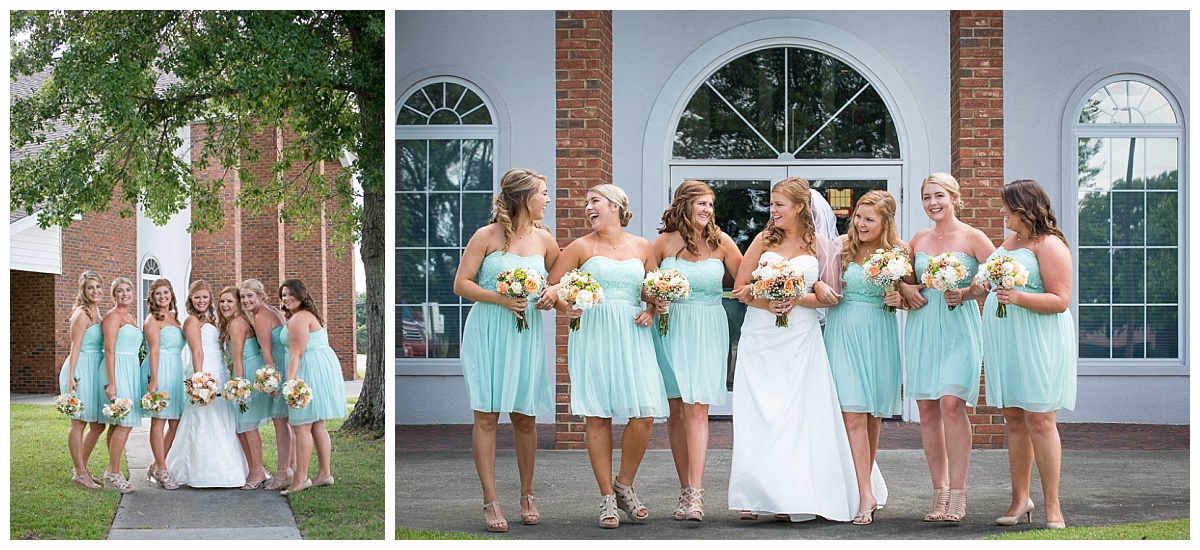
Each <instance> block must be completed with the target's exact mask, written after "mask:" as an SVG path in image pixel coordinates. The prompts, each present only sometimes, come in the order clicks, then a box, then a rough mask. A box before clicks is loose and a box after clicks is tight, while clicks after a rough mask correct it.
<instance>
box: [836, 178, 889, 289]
mask: <svg viewBox="0 0 1200 550" xmlns="http://www.w3.org/2000/svg"><path fill="white" fill-rule="evenodd" d="M864 206H874V207H875V211H876V212H878V213H879V221H880V223H881V224H882V225H883V236H882V240H881V241H880V243H879V245H880V246H879V247H880V248H882V249H884V250H888V249H890V248H891V247H893V246H896V244H898V243H899V242H900V232H899V230H897V229H896V198H895V197H893V196H892V194H891V193H888V192H887V191H881V190H878V189H876V190H874V191H869V192H867V194H865V195H863V196H862V197H860V198H859V199H858V204H857V205H855V206H854V212H855V213H857V212H858V209H859V208H862V207H864ZM851 224H853V222H851ZM852 227H853V225H852ZM846 240H847V244H846V248H843V249H842V271H843V272H845V271H846V266H848V265H850V263H851V262H854V263H857V262H858V258H859V254H860V252H859V249H860V248H861V247H862V244H863V243H862V240H860V239H859V238H858V232H857V231H853V230H851V231H847V232H846Z"/></svg>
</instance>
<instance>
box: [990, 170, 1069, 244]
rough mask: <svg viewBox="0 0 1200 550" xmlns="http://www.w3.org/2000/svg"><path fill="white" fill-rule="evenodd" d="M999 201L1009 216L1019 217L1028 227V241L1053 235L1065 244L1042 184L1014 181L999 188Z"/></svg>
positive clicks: (1031, 181)
mask: <svg viewBox="0 0 1200 550" xmlns="http://www.w3.org/2000/svg"><path fill="white" fill-rule="evenodd" d="M1000 201H1001V202H1003V203H1004V207H1005V208H1007V209H1008V212H1009V215H1010V216H1019V217H1020V218H1021V220H1022V221H1024V222H1025V225H1028V226H1029V240H1031V241H1036V240H1038V239H1039V238H1041V237H1043V236H1046V235H1054V236H1055V237H1058V238H1059V239H1061V240H1062V242H1063V244H1067V237H1066V236H1064V235H1063V232H1062V230H1061V229H1059V228H1058V218H1056V217H1055V216H1054V208H1053V207H1051V206H1050V196H1049V195H1047V194H1046V190H1045V189H1043V188H1042V184H1040V183H1038V182H1036V181H1033V180H1014V181H1013V182H1012V183H1009V184H1008V185H1005V186H1004V187H1001V188H1000Z"/></svg>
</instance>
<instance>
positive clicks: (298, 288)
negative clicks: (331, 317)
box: [279, 279, 325, 326]
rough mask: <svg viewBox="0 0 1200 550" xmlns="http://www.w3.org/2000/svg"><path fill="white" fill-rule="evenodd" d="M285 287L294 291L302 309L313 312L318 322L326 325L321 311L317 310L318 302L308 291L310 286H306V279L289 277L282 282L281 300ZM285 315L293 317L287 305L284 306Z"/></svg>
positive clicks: (280, 288)
mask: <svg viewBox="0 0 1200 550" xmlns="http://www.w3.org/2000/svg"><path fill="white" fill-rule="evenodd" d="M284 288H287V289H288V290H290V291H292V299H294V300H298V301H299V302H300V309H303V310H307V311H308V312H309V313H312V314H313V315H314V316H315V317H316V318H317V322H318V323H321V326H325V320H324V319H322V318H321V312H320V311H318V310H317V303H316V302H315V301H313V298H312V294H309V293H308V287H306V286H304V281H301V280H300V279H288V280H286V281H284V282H282V283H280V284H279V298H280V299H281V300H282V299H283V289H284ZM283 316H284V317H286V318H288V319H291V318H292V312H291V310H289V309H288V308H286V307H285V308H283Z"/></svg>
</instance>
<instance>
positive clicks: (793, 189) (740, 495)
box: [729, 178, 887, 521]
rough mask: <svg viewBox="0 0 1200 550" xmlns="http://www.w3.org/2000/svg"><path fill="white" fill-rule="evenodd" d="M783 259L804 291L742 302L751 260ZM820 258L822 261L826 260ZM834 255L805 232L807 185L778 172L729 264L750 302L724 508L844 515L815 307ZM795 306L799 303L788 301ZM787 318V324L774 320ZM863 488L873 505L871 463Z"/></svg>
mask: <svg viewBox="0 0 1200 550" xmlns="http://www.w3.org/2000/svg"><path fill="white" fill-rule="evenodd" d="M779 258H788V259H790V261H791V263H792V264H793V265H794V266H795V267H796V268H797V269H798V270H799V271H801V272H802V273H803V274H804V280H805V283H806V286H807V287H808V289H809V293H808V295H807V296H805V297H804V298H803V299H801V300H799V301H795V300H792V301H768V300H766V299H761V298H760V299H752V297H751V296H750V286H749V284H748V283H749V282H750V279H751V275H750V274H751V272H753V271H754V269H756V268H757V267H758V263H759V261H760V260H775V259H779ZM826 259H828V261H826ZM838 267H839V264H838V262H837V260H836V255H835V254H833V252H832V251H831V250H829V247H828V242H827V241H826V240H825V239H824V238H823V237H819V236H816V235H814V228H813V223H812V215H811V214H810V211H809V186H808V182H807V181H804V180H802V179H800V178H788V179H785V180H783V181H780V182H779V183H776V184H775V186H774V187H773V188H772V189H771V220H770V222H768V224H767V227H766V229H765V230H764V231H763V232H762V233H760V234H759V235H758V236H757V237H755V239H754V242H752V243H751V244H750V247H749V249H747V251H746V256H745V259H744V260H743V261H742V267H741V269H740V270H739V271H738V276H737V280H736V282H735V283H734V288H735V289H739V290H738V291H737V292H735V293H734V295H735V296H736V297H737V298H738V299H739V300H742V301H743V302H746V303H747V304H749V305H750V307H749V308H747V311H746V318H745V321H744V323H743V324H742V333H741V340H740V342H739V343H738V352H737V363H736V366H735V371H734V379H733V465H732V471H731V472H730V476H729V508H730V509H731V510H738V511H740V514H739V517H741V518H743V519H754V518H756V517H757V515H758V514H786V515H788V516H790V517H789V518H788V519H790V520H791V521H805V520H809V519H813V518H814V517H816V516H821V517H823V518H825V519H828V520H832V521H851V520H852V519H854V517H855V515H856V514H857V513H858V505H859V502H858V494H859V491H858V482H857V480H856V478H855V475H854V461H853V458H852V456H851V454H850V443H849V440H848V439H847V438H846V428H845V424H844V423H843V420H842V412H841V408H840V406H839V404H838V397H837V390H836V388H835V387H834V382H833V375H832V373H831V372H830V369H829V359H828V357H827V356H826V353H825V342H824V340H822V338H821V328H820V324H819V323H818V321H817V311H816V309H814V308H816V307H822V306H830V305H834V304H836V303H837V295H836V293H835V292H834V290H833V287H831V285H830V284H828V283H827V282H824V281H823V280H821V279H824V280H825V281H830V280H832V279H829V277H838V276H839V275H840V274H839V273H838ZM797 306H799V307H797ZM785 313H786V314H787V315H788V326H787V327H777V326H775V321H776V316H777V315H779V314H785ZM871 481H872V483H871V486H872V488H873V490H874V493H875V495H876V498H877V499H878V501H879V503H880V505H882V504H883V503H884V502H885V501H886V500H887V488H886V487H885V486H884V483H883V477H882V476H881V475H880V474H879V469H878V467H875V468H873V470H872V475H871Z"/></svg>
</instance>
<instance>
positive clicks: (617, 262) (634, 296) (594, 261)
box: [550, 184, 668, 529]
mask: <svg viewBox="0 0 1200 550" xmlns="http://www.w3.org/2000/svg"><path fill="white" fill-rule="evenodd" d="M584 215H585V216H587V218H588V220H589V221H590V223H591V226H592V229H593V231H592V232H591V233H589V234H587V235H584V236H583V237H580V238H578V239H576V240H575V241H573V242H572V243H571V244H569V245H567V247H566V248H565V249H563V253H562V256H561V257H559V259H558V261H557V262H555V263H554V268H553V269H552V270H551V271H550V281H551V282H554V283H557V282H559V281H560V280H561V279H562V277H563V275H564V274H566V273H567V272H568V271H570V270H572V269H576V268H578V269H579V270H580V271H584V272H590V273H591V274H592V277H593V278H595V279H596V282H597V283H599V284H600V287H601V288H602V289H603V290H604V301H603V302H602V303H599V304H596V305H595V306H593V307H592V308H591V309H588V310H587V311H586V312H583V313H582V317H581V318H580V328H579V330H577V331H572V332H571V334H570V336H569V338H568V340H567V370H568V373H569V375H570V378H571V413H572V414H576V415H579V416H582V417H584V429H585V431H586V433H585V437H586V440H587V450H588V458H589V459H590V460H591V463H592V472H593V473H594V474H595V476H596V483H597V484H598V485H599V487H600V494H601V496H602V501H601V505H600V518H599V524H600V527H603V528H606V529H612V528H616V527H617V526H619V525H620V520H619V518H618V517H617V512H616V510H617V507H618V506H620V507H621V509H622V510H624V511H625V513H626V514H627V515H628V516H629V520H630V521H633V522H634V523H641V522H643V521H645V520H646V518H647V517H649V515H650V514H649V511H647V509H646V507H645V506H644V505H642V503H641V502H640V501H639V500H638V497H637V493H636V492H635V491H634V489H633V479H634V476H635V475H636V474H637V470H638V466H640V465H641V462H642V457H643V455H645V453H646V447H647V445H648V444H649V443H650V431H651V429H652V428H653V426H654V418H655V417H660V418H661V417H664V416H666V415H667V411H668V408H667V394H666V392H665V391H664V388H663V380H662V374H661V373H660V372H659V370H658V361H657V360H656V359H655V356H654V343H653V341H652V337H651V333H652V332H653V329H651V328H650V325H651V323H652V321H653V314H652V312H653V306H648V307H647V308H645V309H642V307H641V303H642V301H643V299H644V298H645V296H644V295H643V292H642V280H643V279H644V278H645V276H646V272H648V271H650V270H653V269H655V267H656V264H655V260H654V249H653V247H651V246H650V242H649V241H647V240H646V239H643V238H641V237H637V236H634V235H630V234H629V233H626V232H625V231H624V229H623V228H624V227H625V226H626V225H628V224H629V219H630V218H632V217H633V214H631V213H630V212H629V198H628V197H627V196H626V195H625V192H624V191H622V190H621V188H619V187H617V186H615V185H611V184H604V185H598V186H596V187H593V188H592V189H590V190H588V192H587V198H586V203H585V208H584ZM556 307H557V308H558V311H560V312H562V313H563V314H564V315H565V316H566V317H568V318H576V317H580V311H581V310H575V309H572V306H571V305H570V304H569V303H567V302H566V301H565V300H558V301H557V304H556ZM613 417H628V418H629V421H628V423H627V424H626V425H625V431H624V433H623V434H622V436H621V466H620V469H619V470H618V471H617V476H616V478H615V479H614V478H613V477H612V450H613V442H612V419H613Z"/></svg>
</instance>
